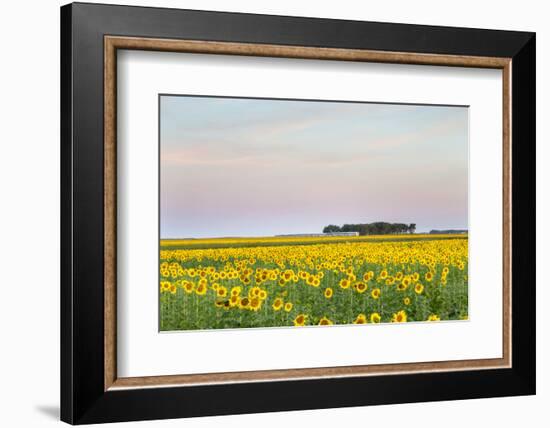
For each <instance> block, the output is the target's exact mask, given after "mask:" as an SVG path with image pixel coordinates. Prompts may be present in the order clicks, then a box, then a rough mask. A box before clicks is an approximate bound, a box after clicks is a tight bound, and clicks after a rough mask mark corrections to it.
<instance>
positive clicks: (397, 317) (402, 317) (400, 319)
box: [391, 310, 407, 322]
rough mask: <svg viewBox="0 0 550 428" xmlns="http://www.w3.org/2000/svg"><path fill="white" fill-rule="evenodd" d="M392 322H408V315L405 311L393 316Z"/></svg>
mask: <svg viewBox="0 0 550 428" xmlns="http://www.w3.org/2000/svg"><path fill="white" fill-rule="evenodd" d="M391 322H407V313H406V312H405V311H403V310H401V311H399V312H396V313H395V314H393V316H392V319H391Z"/></svg>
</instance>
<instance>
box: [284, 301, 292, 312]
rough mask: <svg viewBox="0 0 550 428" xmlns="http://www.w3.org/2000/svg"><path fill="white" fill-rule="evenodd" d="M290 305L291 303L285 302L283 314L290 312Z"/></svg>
mask: <svg viewBox="0 0 550 428" xmlns="http://www.w3.org/2000/svg"><path fill="white" fill-rule="evenodd" d="M292 306H293V305H292V303H291V302H286V303H285V312H290V311H291V310H292Z"/></svg>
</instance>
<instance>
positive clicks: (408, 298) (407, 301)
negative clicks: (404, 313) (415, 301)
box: [403, 297, 411, 306]
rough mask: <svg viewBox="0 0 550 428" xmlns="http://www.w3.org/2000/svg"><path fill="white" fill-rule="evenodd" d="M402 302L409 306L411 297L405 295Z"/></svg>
mask: <svg viewBox="0 0 550 428" xmlns="http://www.w3.org/2000/svg"><path fill="white" fill-rule="evenodd" d="M403 303H404V304H405V305H407V306H409V305H410V304H411V298H410V297H405V298H404V299H403Z"/></svg>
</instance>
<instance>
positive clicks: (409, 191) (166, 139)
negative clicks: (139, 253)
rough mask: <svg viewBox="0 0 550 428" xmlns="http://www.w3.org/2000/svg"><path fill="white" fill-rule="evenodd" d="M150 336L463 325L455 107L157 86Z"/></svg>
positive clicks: (463, 253) (462, 141)
mask: <svg viewBox="0 0 550 428" xmlns="http://www.w3.org/2000/svg"><path fill="white" fill-rule="evenodd" d="M159 145H160V148H159V151H160V165H159V174H160V189H159V195H160V196H159V199H160V201H159V218H160V225H159V230H160V239H159V241H160V242H159V252H160V258H159V282H160V291H159V299H160V302H159V305H160V310H159V313H160V317H159V318H160V319H159V330H160V331H178V330H206V329H238V328H251V327H264V328H265V327H288V326H296V327H303V326H331V325H343V324H378V323H404V322H434V321H448V320H467V319H468V107H467V106H447V105H413V104H391V103H369V102H346V101H328V100H293V99H260V98H239V97H216V96H191V95H179V94H161V95H159Z"/></svg>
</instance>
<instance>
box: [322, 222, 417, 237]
mask: <svg viewBox="0 0 550 428" xmlns="http://www.w3.org/2000/svg"><path fill="white" fill-rule="evenodd" d="M415 231H416V223H410V224H405V223H386V222H384V221H377V222H375V223H360V224H344V225H342V226H336V225H334V224H329V225H328V226H325V228H324V229H323V233H331V232H359V235H390V234H398V233H414V232H415Z"/></svg>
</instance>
